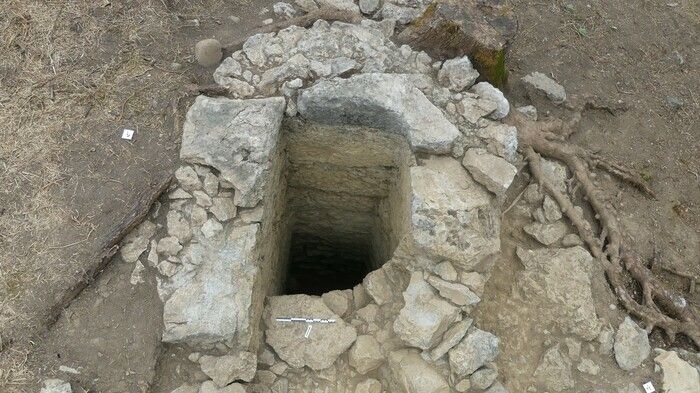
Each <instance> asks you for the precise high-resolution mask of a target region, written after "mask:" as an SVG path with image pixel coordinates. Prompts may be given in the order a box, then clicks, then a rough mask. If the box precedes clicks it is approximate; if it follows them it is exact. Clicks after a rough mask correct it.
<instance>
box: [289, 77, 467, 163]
mask: <svg viewBox="0 0 700 393" xmlns="http://www.w3.org/2000/svg"><path fill="white" fill-rule="evenodd" d="M298 106H299V113H300V114H301V115H302V116H304V117H305V118H307V119H310V120H313V121H317V122H319V123H324V124H350V125H362V126H369V127H375V128H379V129H383V130H386V131H387V132H395V133H401V134H403V135H405V136H406V137H407V139H408V141H409V143H410V145H411V147H412V148H413V149H414V150H416V151H421V152H428V153H437V154H441V153H442V154H444V153H449V152H450V150H451V148H452V143H453V142H454V140H455V139H456V138H457V137H458V136H459V135H460V133H459V130H458V129H457V127H455V126H454V125H453V124H452V123H450V122H449V121H448V120H447V119H446V118H445V116H444V115H443V114H442V112H441V111H440V109H438V108H437V107H435V106H434V105H433V104H432V103H431V102H430V101H428V99H427V98H426V97H425V95H423V93H422V92H421V91H420V90H418V89H417V88H416V87H414V86H413V85H412V83H411V82H410V80H409V79H408V77H407V76H404V75H394V74H359V75H354V76H352V77H350V78H347V79H341V78H336V79H331V80H324V81H321V82H318V83H317V84H316V85H314V86H312V87H310V88H308V89H302V90H301V91H300V95H299V100H298Z"/></svg>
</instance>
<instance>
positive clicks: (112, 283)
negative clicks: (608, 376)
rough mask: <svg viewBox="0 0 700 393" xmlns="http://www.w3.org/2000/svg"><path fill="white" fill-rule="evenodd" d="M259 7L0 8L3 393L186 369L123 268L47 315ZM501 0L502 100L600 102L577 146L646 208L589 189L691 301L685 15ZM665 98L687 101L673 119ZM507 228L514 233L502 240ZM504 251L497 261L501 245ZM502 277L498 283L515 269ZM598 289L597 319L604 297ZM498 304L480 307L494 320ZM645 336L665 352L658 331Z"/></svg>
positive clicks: (595, 0)
mask: <svg viewBox="0 0 700 393" xmlns="http://www.w3.org/2000/svg"><path fill="white" fill-rule="evenodd" d="M272 3H274V1H272V0H235V1H223V0H199V1H185V0H162V1H160V0H158V1H156V0H146V1H126V0H124V1H118V0H111V1H110V0H105V1H77V2H70V3H69V4H68V5H64V4H59V3H46V2H39V1H21V0H6V1H5V2H3V5H2V7H0V58H1V59H2V62H0V124H2V127H0V141H1V142H0V390H2V391H3V392H4V391H9V392H12V391H36V390H37V389H36V386H37V385H36V383H37V381H38V380H39V379H41V378H45V377H47V376H51V375H55V373H56V369H57V367H58V365H66V366H70V367H83V368H82V369H81V374H80V375H78V376H74V375H71V374H66V373H62V374H60V375H59V377H62V378H64V379H70V380H72V381H76V382H80V384H81V385H82V386H84V387H86V388H88V387H89V388H91V389H95V391H115V392H117V391H119V392H123V391H135V392H138V391H143V389H144V382H145V381H149V380H150V378H152V373H153V372H154V371H153V370H154V369H160V370H166V371H167V372H168V373H173V375H174V374H177V373H180V372H182V373H194V372H195V371H192V370H170V369H169V368H168V366H167V365H168V362H167V359H163V358H162V356H160V354H159V353H158V351H159V349H158V346H157V339H158V337H157V334H158V331H159V329H160V326H159V325H158V324H159V323H160V322H159V316H158V315H159V313H160V310H159V309H158V300H157V295H155V293H150V292H148V291H145V290H144V289H143V288H141V289H139V288H133V287H131V286H130V284H129V283H128V279H129V274H130V267H128V266H124V265H120V264H113V265H112V266H110V267H108V268H107V269H106V270H105V272H104V273H103V274H102V275H101V276H100V278H99V279H98V281H97V282H96V284H95V285H91V286H90V287H89V288H88V289H87V290H86V291H85V292H84V294H85V295H84V296H82V297H80V298H79V299H78V300H77V301H75V302H73V304H71V305H70V306H69V307H68V308H67V311H66V312H63V313H62V314H61V315H60V318H58V321H57V322H56V323H55V324H54V320H55V317H56V316H57V315H55V306H56V304H57V302H58V301H59V299H61V298H62V297H63V296H64V294H65V293H66V292H67V291H69V290H70V289H71V288H73V287H74V286H75V284H76V283H77V282H79V281H81V280H84V279H85V277H84V273H85V272H86V271H89V270H90V268H91V267H93V266H95V264H96V263H98V262H99V261H98V258H97V257H96V256H97V255H98V254H99V252H100V251H101V249H102V246H103V243H104V242H105V241H106V237H107V236H108V234H109V232H110V230H111V229H112V228H113V227H114V226H115V225H116V224H117V223H118V222H120V221H121V220H122V219H123V217H124V216H125V215H126V214H127V213H128V212H129V210H130V208H131V207H132V205H133V204H134V203H135V201H136V200H137V199H138V197H139V196H140V195H141V194H143V193H144V192H147V191H148V189H149V188H150V187H153V186H154V185H155V184H157V183H158V180H160V179H161V178H162V177H163V176H165V175H166V174H168V173H170V172H171V171H172V170H173V169H174V167H175V165H176V164H177V153H178V149H179V146H178V143H179V138H180V135H179V133H180V130H179V126H178V124H180V123H181V118H182V115H183V113H184V110H185V109H186V107H187V106H188V105H189V100H190V97H187V96H186V93H185V89H184V87H185V86H186V85H187V84H188V83H200V84H206V83H210V82H211V72H212V71H213V70H212V69H203V68H201V67H199V66H197V65H196V63H195V62H194V61H193V58H192V53H191V52H192V47H193V45H194V43H196V42H197V41H198V40H200V39H202V38H211V37H213V38H218V39H219V40H221V41H222V42H224V43H226V42H233V41H235V40H237V39H240V38H241V37H244V36H246V35H247V32H249V31H251V30H252V29H253V28H255V27H256V26H258V25H259V24H260V22H261V21H262V20H263V19H266V18H268V17H272V16H273V15H272V13H271V12H269V11H268V13H266V14H261V13H260V11H261V9H262V8H263V7H266V8H268V10H271V8H272V7H271V4H272ZM511 3H512V5H513V8H514V11H515V13H516V15H517V16H518V19H519V32H518V35H517V37H516V39H515V41H514V42H513V44H512V47H511V52H510V59H509V68H510V72H511V73H510V83H509V85H508V87H507V89H506V94H507V95H508V96H509V98H510V99H511V102H512V104H513V105H514V106H516V105H520V104H528V103H531V102H534V104H535V105H536V106H537V107H538V109H540V114H541V115H544V116H546V115H548V114H549V115H551V116H561V117H567V116H569V115H570V112H569V111H568V110H567V109H564V108H559V107H554V106H552V105H551V104H550V103H548V102H547V101H546V100H545V99H543V98H541V97H528V96H527V94H526V93H525V90H524V89H523V86H522V84H521V82H520V78H521V77H522V76H524V75H526V74H528V73H530V72H532V71H540V72H543V73H546V74H548V75H550V76H552V77H553V78H554V79H556V80H557V81H558V82H559V83H561V84H562V85H563V86H564V87H565V88H566V89H567V93H568V94H569V95H570V96H571V97H576V98H577V99H584V98H586V97H588V98H590V99H591V101H592V102H596V108H593V109H588V110H586V111H584V112H583V121H582V123H581V126H580V128H579V131H578V132H577V133H576V134H575V135H574V141H575V142H577V143H579V144H580V145H582V146H585V147H588V148H590V149H594V150H599V151H600V153H601V154H602V155H604V156H606V157H610V158H614V159H616V160H617V161H620V162H623V163H625V164H627V165H628V166H630V167H631V168H633V169H635V170H636V171H638V172H639V173H640V174H641V175H642V176H643V177H644V178H645V179H647V180H648V181H649V182H650V183H651V186H652V188H653V189H654V191H655V192H656V194H657V196H658V199H657V200H652V199H649V198H647V197H645V196H644V195H642V194H641V193H639V192H638V191H637V190H635V189H633V188H630V187H628V186H626V185H623V184H620V183H618V182H617V181H615V180H614V179H610V178H607V177H606V176H603V175H600V176H599V177H598V181H599V182H600V184H601V185H602V186H603V187H604V188H605V189H606V193H607V196H608V197H609V198H610V201H611V202H612V203H613V205H614V206H615V207H616V208H617V209H618V211H619V212H620V215H621V217H622V220H623V223H624V224H625V227H626V229H627V230H628V231H629V233H630V234H631V235H632V236H633V238H634V239H633V244H634V245H635V247H636V248H637V250H638V251H639V252H640V253H641V254H642V255H643V256H645V257H647V258H651V257H652V255H653V254H654V252H655V251H656V252H659V253H660V256H661V257H660V261H659V262H657V263H656V265H655V268H654V271H655V273H656V274H658V275H659V276H661V277H662V278H663V279H664V280H666V281H667V282H669V283H670V284H672V285H673V286H674V287H675V288H676V289H677V290H679V291H682V292H683V293H684V294H686V295H687V296H688V298H689V300H690V301H691V302H693V303H694V304H698V302H700V297H699V295H698V293H697V292H696V293H695V294H689V293H688V280H687V279H685V278H683V277H679V276H678V275H675V274H672V273H668V272H667V271H666V270H665V269H671V270H675V271H678V272H681V273H688V274H691V275H694V276H695V277H700V241H699V239H698V234H699V233H700V218H699V217H700V155H698V153H697V152H698V151H699V150H700V149H699V147H700V143H699V142H698V140H699V138H700V122H699V121H698V120H699V117H700V115H699V113H700V112H699V111H698V109H700V104H698V100H700V97H698V96H697V95H698V91H700V77H699V75H700V73H699V71H700V70H699V68H700V67H699V65H698V62H699V61H700V55H699V53H698V51H699V49H700V45H699V42H700V39H699V37H698V35H699V34H700V7H699V6H698V3H697V2H696V1H694V0H679V1H675V2H666V1H664V2H654V1H648V0H643V1H636V2H629V1H623V0H609V1H603V0H592V1H542V2H538V1H527V0H522V1H519V0H513V1H511ZM230 16H236V17H238V18H240V21H236V20H234V19H231V18H230ZM175 63H177V64H175ZM178 64H179V66H178ZM669 97H672V98H674V99H676V100H679V101H682V105H681V106H680V107H679V108H673V107H671V106H669V105H668V102H667V101H669ZM178 119H179V120H178ZM124 128H131V129H135V130H136V136H135V138H134V140H133V141H124V140H122V139H120V135H121V131H122V129H124ZM516 221H517V220H516ZM507 222H508V221H507ZM517 225H519V224H517V222H512V221H510V224H507V225H506V227H504V233H505V232H507V231H509V228H511V227H513V228H517ZM504 242H506V241H505V240H504ZM504 244H505V243H504ZM505 251H506V253H505V257H504V258H506V260H507V259H508V256H510V257H512V247H511V249H510V251H508V248H507V247H506V248H505ZM511 262H512V260H511ZM503 266H505V267H507V266H508V265H507V261H506V262H503ZM498 274H499V273H498V272H497V273H496V274H495V276H494V277H499V275H498ZM502 274H503V275H502V276H500V277H501V278H502V279H503V280H507V277H508V274H512V272H511V273H509V271H507V270H506V271H504V273H502ZM603 284H604V283H603ZM490 285H493V286H496V287H498V285H499V284H498V282H494V283H492V284H490ZM596 288H598V289H599V291H598V292H599V296H600V299H603V300H601V306H602V307H603V308H605V307H607V304H608V303H609V300H610V296H609V294H608V293H605V290H606V287H605V285H602V284H601V285H598V286H596ZM489 293H494V295H493V296H495V297H494V299H496V300H497V296H498V295H496V293H498V292H497V291H496V292H494V291H492V290H491V291H489ZM494 299H488V298H487V299H485V304H486V305H485V306H484V307H487V305H488V304H491V305H492V307H497V306H498V303H496V302H495V300H494ZM597 306H598V305H597ZM597 308H599V307H597ZM611 318H612V317H611ZM153 321H158V322H153ZM652 339H653V341H654V345H669V343H668V342H665V338H664V337H663V336H662V335H661V334H659V333H658V332H655V333H654V334H652ZM506 345H509V344H506ZM533 345H534V344H533ZM537 345H539V344H537ZM100 354H101V355H100ZM159 358H160V360H158V359H159ZM157 362H158V364H156V363H157ZM78 363H80V364H78ZM86 365H88V366H86ZM193 377H194V376H193ZM105 387H111V388H108V389H106V388H105Z"/></svg>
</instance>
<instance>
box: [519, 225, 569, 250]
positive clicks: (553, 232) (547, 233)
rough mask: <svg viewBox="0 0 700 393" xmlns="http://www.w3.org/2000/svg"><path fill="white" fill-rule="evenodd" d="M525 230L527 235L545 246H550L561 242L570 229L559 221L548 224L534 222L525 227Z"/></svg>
mask: <svg viewBox="0 0 700 393" xmlns="http://www.w3.org/2000/svg"><path fill="white" fill-rule="evenodd" d="M523 229H524V230H525V232H526V233H527V234H529V235H531V236H532V237H534V238H535V239H537V241H538V242H540V243H542V244H544V245H545V246H550V245H552V244H554V243H556V242H557V241H559V239H561V238H562V237H563V236H564V235H565V234H566V232H567V231H568V229H569V228H568V227H567V226H566V224H565V223H564V222H563V221H557V222H553V223H548V224H543V223H540V222H533V223H530V224H528V225H525V227H524V228H523Z"/></svg>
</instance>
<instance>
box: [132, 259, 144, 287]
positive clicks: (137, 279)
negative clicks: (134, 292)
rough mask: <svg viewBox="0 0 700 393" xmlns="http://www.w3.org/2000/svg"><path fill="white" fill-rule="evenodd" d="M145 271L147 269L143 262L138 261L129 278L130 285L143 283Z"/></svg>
mask: <svg viewBox="0 0 700 393" xmlns="http://www.w3.org/2000/svg"><path fill="white" fill-rule="evenodd" d="M145 269H146V268H145V267H144V266H143V264H142V263H141V261H136V263H135V264H134V270H133V271H132V272H131V276H130V277H129V283H131V285H136V284H140V283H142V282H143V273H144V270H145Z"/></svg>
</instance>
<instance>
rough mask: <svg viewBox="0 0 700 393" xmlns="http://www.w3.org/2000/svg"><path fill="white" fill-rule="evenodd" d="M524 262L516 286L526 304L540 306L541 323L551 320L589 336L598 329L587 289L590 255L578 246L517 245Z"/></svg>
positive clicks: (590, 271)
mask: <svg viewBox="0 0 700 393" xmlns="http://www.w3.org/2000/svg"><path fill="white" fill-rule="evenodd" d="M517 255H518V257H519V258H520V260H521V261H522V263H523V265H524V266H525V271H523V272H521V273H520V274H519V276H518V287H519V288H521V290H522V291H523V292H524V293H525V295H526V296H527V297H528V299H530V300H529V302H530V304H534V302H537V304H538V305H539V306H538V307H539V308H540V309H542V310H543V312H541V313H540V315H539V318H540V320H541V322H542V323H555V324H557V325H559V326H560V328H561V329H562V330H563V331H564V332H569V333H573V334H577V335H579V336H580V337H581V338H583V339H585V340H593V339H595V338H596V336H598V332H599V331H600V321H599V319H598V316H597V314H596V311H595V307H594V304H595V303H594V301H593V295H592V293H591V274H592V263H593V257H591V255H590V254H589V253H588V251H586V250H585V249H583V248H582V247H578V246H577V247H571V248H561V249H548V248H542V249H537V250H526V249H523V248H518V249H517Z"/></svg>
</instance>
